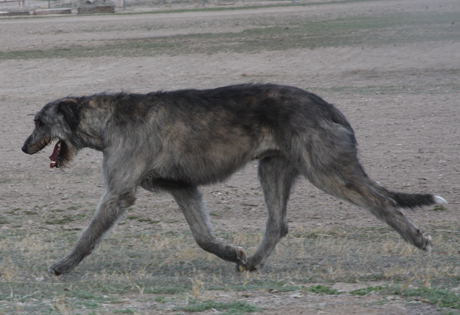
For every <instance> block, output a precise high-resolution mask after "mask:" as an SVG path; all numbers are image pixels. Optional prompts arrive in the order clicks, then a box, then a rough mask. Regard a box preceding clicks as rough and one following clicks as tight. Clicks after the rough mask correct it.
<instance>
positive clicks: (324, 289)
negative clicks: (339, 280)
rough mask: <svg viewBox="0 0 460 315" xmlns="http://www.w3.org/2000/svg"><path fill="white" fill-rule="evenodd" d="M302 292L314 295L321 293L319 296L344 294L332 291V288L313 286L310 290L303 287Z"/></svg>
mask: <svg viewBox="0 0 460 315" xmlns="http://www.w3.org/2000/svg"><path fill="white" fill-rule="evenodd" d="M302 290H304V291H307V292H312V293H319V294H341V293H342V292H339V291H337V290H336V289H332V288H331V287H328V286H325V285H321V284H320V285H312V286H311V287H309V288H305V287H302Z"/></svg>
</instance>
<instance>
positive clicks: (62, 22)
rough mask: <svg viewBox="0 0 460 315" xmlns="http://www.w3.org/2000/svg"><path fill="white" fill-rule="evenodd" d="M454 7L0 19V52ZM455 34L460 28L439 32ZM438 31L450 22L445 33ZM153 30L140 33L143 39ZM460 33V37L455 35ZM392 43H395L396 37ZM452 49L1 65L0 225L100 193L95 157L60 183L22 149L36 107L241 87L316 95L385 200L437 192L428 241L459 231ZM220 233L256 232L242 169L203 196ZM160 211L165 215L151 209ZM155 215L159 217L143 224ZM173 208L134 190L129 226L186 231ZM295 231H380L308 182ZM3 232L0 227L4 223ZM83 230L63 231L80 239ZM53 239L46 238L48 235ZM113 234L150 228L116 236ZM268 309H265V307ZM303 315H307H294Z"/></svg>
mask: <svg viewBox="0 0 460 315" xmlns="http://www.w3.org/2000/svg"><path fill="white" fill-rule="evenodd" d="M428 11H430V12H432V11H436V12H438V13H440V14H447V13H452V12H455V13H456V14H457V17H458V16H459V15H458V14H459V12H460V8H459V6H458V5H457V4H456V2H455V1H450V0H413V1H376V2H357V3H347V4H342V3H337V4H328V5H317V6H304V7H283V8H264V9H256V10H235V11H222V12H220V11H216V12H185V13H169V14H156V15H110V16H69V17H41V18H21V19H17V18H15V19H13V18H2V19H0V40H1V45H0V53H2V54H3V55H2V56H5V54H7V53H11V52H24V51H31V50H47V49H51V48H53V49H54V48H59V49H73V48H74V47H103V46H104V45H106V44H107V43H110V42H111V41H113V40H130V39H138V38H143V37H149V36H150V37H151V36H175V35H186V34H200V33H228V32H234V33H238V32H241V31H243V30H245V29H250V28H253V27H255V26H254V25H255V24H254V21H269V20H273V21H277V19H282V18H292V19H311V20H312V21H319V20H327V19H331V20H333V19H337V18H345V17H350V16H353V17H356V16H358V17H372V16H374V15H380V14H393V13H395V12H413V13H414V14H420V12H428ZM448 22H449V23H452V27H457V29H458V25H459V24H460V20H457V21H448ZM446 23H447V22H446ZM148 25H150V26H151V28H150V29H149V28H148V27H147V26H148ZM459 34H460V33H459ZM394 36H395V37H397V36H398V32H397V30H395V34H394ZM459 51H460V37H458V38H457V39H456V40H452V39H450V40H442V39H440V40H430V41H415V42H410V41H409V42H407V43H404V42H403V43H401V42H398V43H397V44H391V43H389V44H382V45H359V46H356V45H348V46H344V47H318V48H315V49H288V50H260V51H257V52H254V51H250V52H233V51H232V50H231V49H228V50H227V51H223V52H222V51H221V52H218V53H214V54H207V53H184V54H182V53H181V52H177V53H175V54H174V55H165V54H158V55H153V56H152V55H150V54H148V55H145V56H142V55H141V56H135V57H129V56H125V55H123V54H120V56H119V55H117V54H113V55H104V56H96V57H90V58H87V57H80V58H72V59H66V58H39V59H37V58H31V59H12V58H5V57H2V59H0V69H1V70H0V104H1V107H0V108H1V109H0V110H1V114H2V115H1V117H0V120H1V124H0V133H1V137H0V154H1V157H2V159H3V161H4V162H3V163H2V166H1V167H0V184H1V185H0V200H1V202H0V216H2V217H4V218H8V214H7V213H8V212H11V211H12V210H13V209H19V210H20V211H31V212H37V211H38V212H39V215H40V216H44V215H45V214H46V213H47V212H49V211H51V210H52V209H68V208H69V207H71V206H77V207H78V208H79V209H78V210H77V212H78V213H79V212H85V211H93V209H94V208H95V206H96V205H97V203H98V200H99V198H100V195H101V193H102V177H101V174H100V165H101V158H102V156H101V154H100V153H98V152H94V151H90V150H84V151H82V152H80V154H79V155H78V157H77V158H76V160H75V161H74V163H73V164H72V166H71V167H70V168H68V169H66V170H63V171H59V170H50V169H49V166H48V158H47V156H48V155H49V154H50V153H51V148H49V149H48V150H45V151H46V152H44V153H42V154H37V155H34V156H27V155H25V154H23V153H22V152H21V150H20V148H21V146H22V143H23V141H24V140H25V139H26V137H27V136H28V135H29V133H30V132H31V130H32V128H33V123H32V118H33V115H34V113H35V112H36V111H37V110H39V109H40V108H41V107H42V106H43V105H44V104H45V103H47V102H48V101H51V100H53V99H56V98H60V97H64V96H66V95H70V94H71V95H85V94H92V93H97V92H102V91H106V92H116V91H121V90H123V91H127V92H149V91H154V90H159V89H164V90H173V89H179V88H212V87H217V86H221V85H227V84H235V83H245V82H273V83H279V84H287V85H295V86H298V87H302V88H305V89H308V90H312V91H314V92H316V93H318V94H320V95H321V96H322V97H323V98H325V99H326V100H327V101H329V102H331V103H334V104H335V105H336V106H337V107H338V108H339V109H340V110H341V111H342V112H343V113H344V114H345V115H346V117H347V118H348V119H349V121H350V122H351V124H352V126H353V127H354V129H355V132H356V135H357V139H358V143H359V144H360V158H361V161H362V164H363V165H364V166H365V168H366V170H367V172H368V173H369V174H370V176H371V177H372V178H374V179H375V180H377V181H379V182H380V183H381V184H382V185H385V186H387V187H389V188H391V189H394V190H402V191H406V192H427V193H436V194H439V195H441V196H443V197H444V198H445V199H447V200H448V201H449V205H448V206H447V207H446V210H445V211H432V210H433V209H432V208H429V207H428V208H424V209H420V210H418V211H416V212H406V213H407V215H408V216H409V217H410V218H411V219H412V220H413V221H414V222H415V223H416V224H417V225H418V226H420V227H421V228H422V229H423V230H426V231H429V230H430V226H433V225H436V226H439V225H443V224H445V225H449V224H450V223H451V222H454V221H457V219H458V214H457V211H458V206H459V202H460V198H459V193H460V155H459V152H460V141H459V131H458V130H459V127H460V106H459V104H458V100H459V91H460V89H459V84H460V82H459V78H460V76H459V74H460V58H459V53H458V52H459ZM203 190H204V192H205V194H206V197H207V205H208V208H209V211H210V212H211V213H212V220H213V224H214V227H215V229H216V230H219V231H222V230H228V231H241V230H243V231H260V230H262V229H263V227H264V225H265V208H264V205H263V200H262V197H261V193H260V188H259V184H258V181H257V176H256V165H255V164H251V165H248V167H246V168H245V169H244V170H242V171H241V172H238V173H237V174H236V175H235V176H234V177H232V178H231V179H230V180H229V181H227V182H226V183H224V184H220V185H216V186H212V187H205V188H203ZM158 205H162V206H161V207H159V206H158ZM152 208H155V210H154V211H152ZM173 209H176V206H175V205H174V203H173V202H172V199H171V198H170V197H169V196H167V195H155V196H153V195H151V194H148V193H146V192H143V191H141V192H140V193H139V199H138V202H137V204H136V206H135V207H134V209H133V210H132V213H137V214H140V215H145V216H148V217H149V218H151V219H152V220H158V221H161V222H160V223H159V224H158V225H157V226H156V227H155V228H156V229H161V230H165V231H167V230H176V231H177V230H180V229H186V228H187V227H186V224H185V221H184V219H183V218H182V217H181V216H180V214H179V213H178V212H177V211H172V210H173ZM288 212H289V222H290V226H291V228H296V227H302V228H307V229H310V228H315V227H318V226H322V227H332V226H350V227H363V226H365V227H368V226H381V225H382V223H380V222H378V221H377V220H376V219H375V218H374V217H372V216H371V215H370V214H368V213H367V212H366V211H365V210H363V209H359V208H356V207H354V206H350V205H348V204H345V203H344V202H341V201H338V200H336V199H334V198H332V197H329V196H327V195H325V194H324V193H322V192H320V191H318V190H317V189H316V188H314V187H313V186H312V185H310V184H309V183H308V182H306V181H304V180H301V181H299V183H298V184H297V186H296V188H295V190H294V192H293V194H292V197H291V202H290V205H289V210H288ZM7 221H8V220H7ZM86 224H87V221H84V222H74V223H69V225H68V227H70V228H83V227H84V226H85V225H86ZM37 226H40V227H42V226H44V225H43V222H42V221H40V219H37V218H34V219H33V220H32V219H31V220H28V221H26V222H12V221H11V220H10V221H9V222H8V223H5V224H0V229H13V228H16V229H30V228H32V227H37ZM58 228H61V227H60V226H56V227H54V226H46V229H49V230H51V231H52V230H53V229H58ZM118 228H120V229H133V230H142V229H145V230H147V229H151V228H152V227H151V226H150V225H147V224H145V225H143V224H141V223H139V224H138V225H134V224H131V223H130V224H125V225H122V226H120V227H118ZM361 299H364V298H356V297H351V296H348V297H344V296H337V297H329V296H321V297H318V296H313V295H309V294H305V295H302V296H295V297H289V296H286V297H283V296H281V295H278V296H277V297H276V298H274V297H273V296H272V295H270V294H268V293H267V294H261V295H260V296H258V297H253V298H252V299H251V300H258V301H260V303H261V305H262V304H263V305H265V306H268V307H272V308H273V309H275V311H273V312H267V313H266V314H279V313H281V312H283V313H285V314H314V313H316V312H317V310H316V308H315V305H321V312H322V313H331V314H333V313H335V314H337V312H338V310H340V311H341V312H342V313H343V314H344V313H348V314H357V313H362V312H363V310H362V307H364V306H362V305H363V304H365V303H371V302H372V296H371V297H367V301H366V302H363V301H362V300H361ZM264 303H265V304H264ZM300 310H302V311H300ZM365 312H366V314H420V313H424V314H428V313H436V312H437V311H436V307H434V306H430V305H425V304H421V305H406V304H405V303H403V302H398V300H394V301H392V302H391V303H387V304H385V305H377V304H376V305H371V306H366V308H365Z"/></svg>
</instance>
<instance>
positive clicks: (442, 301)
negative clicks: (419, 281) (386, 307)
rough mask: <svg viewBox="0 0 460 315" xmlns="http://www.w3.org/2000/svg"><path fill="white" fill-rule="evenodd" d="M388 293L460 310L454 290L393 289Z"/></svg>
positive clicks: (458, 299)
mask: <svg viewBox="0 0 460 315" xmlns="http://www.w3.org/2000/svg"><path fill="white" fill-rule="evenodd" d="M388 293H390V294H395V295H401V296H405V297H421V298H422V299H424V300H427V301H428V302H429V303H430V304H436V305H438V306H439V307H448V308H453V309H460V298H459V296H458V295H457V294H455V293H454V292H453V291H452V290H448V289H443V288H418V289H414V288H407V289H405V290H404V289H402V288H401V287H391V288H389V289H388Z"/></svg>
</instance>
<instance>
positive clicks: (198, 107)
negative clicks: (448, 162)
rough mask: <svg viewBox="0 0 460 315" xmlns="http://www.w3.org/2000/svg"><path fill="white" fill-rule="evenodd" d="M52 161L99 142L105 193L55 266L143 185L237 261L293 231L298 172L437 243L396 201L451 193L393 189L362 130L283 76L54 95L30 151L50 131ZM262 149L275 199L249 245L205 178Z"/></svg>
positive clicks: (96, 234) (254, 264)
mask: <svg viewBox="0 0 460 315" xmlns="http://www.w3.org/2000/svg"><path fill="white" fill-rule="evenodd" d="M55 139H56V140H58V143H59V144H58V145H57V146H56V148H55V151H54V152H53V155H52V156H51V157H50V158H51V159H52V164H51V167H60V166H63V165H65V164H66V163H67V162H68V161H70V160H71V159H72V157H73V156H74V155H75V154H76V153H77V152H78V151H79V150H81V149H82V148H85V147H89V148H93V149H95V150H99V151H102V152H103V156H104V158H103V163H102V170H103V174H104V187H105V192H104V195H103V196H102V199H101V201H100V203H99V206H98V208H97V211H96V213H95V214H94V217H93V218H92V220H91V222H90V224H89V226H88V227H87V228H86V229H85V230H84V232H83V233H82V235H81V236H80V238H79V240H78V242H77V244H76V246H75V248H74V249H73V250H72V251H71V252H70V254H69V255H67V256H66V257H64V258H63V259H61V260H59V261H57V262H56V263H54V264H53V265H51V266H50V268H49V269H50V272H52V273H53V274H55V275H60V274H62V273H67V272H70V271H71V270H72V269H74V268H75V267H76V266H77V265H78V264H79V263H80V262H81V261H82V260H83V258H85V257H86V256H87V255H89V254H90V253H91V252H92V251H93V250H94V248H95V247H96V245H97V244H98V243H99V242H100V241H101V239H102V237H103V235H104V233H106V232H107V231H109V230H110V228H112V227H113V226H114V225H115V224H116V222H117V221H118V220H119V218H120V216H121V215H122V214H123V212H124V211H125V209H126V208H127V207H129V206H131V205H133V204H134V202H135V199H136V197H135V196H136V190H137V188H138V187H139V186H140V187H143V188H145V189H147V190H150V191H156V190H165V191H167V192H169V193H170V194H171V195H172V196H173V197H174V199H175V200H176V202H177V204H178V205H179V208H180V209H181V211H182V213H183V214H184V216H185V218H186V220H187V222H188V224H189V225H190V228H191V230H192V233H193V237H194V238H195V240H196V242H197V243H198V245H199V246H201V247H202V248H203V249H204V250H206V251H208V252H210V253H213V254H215V255H217V256H219V257H220V258H222V259H225V260H228V261H231V262H235V263H236V264H237V266H238V267H239V269H240V270H244V269H246V270H255V269H257V268H259V267H262V266H263V264H264V263H265V261H266V259H267V258H268V256H269V255H270V253H271V252H272V251H273V249H274V248H275V246H276V244H277V243H278V242H279V241H280V239H281V238H282V237H283V236H285V235H286V234H287V233H288V225H287V221H286V204H287V201H288V199H289V192H290V190H291V187H292V185H293V183H294V181H295V179H296V178H297V177H298V176H299V175H303V176H305V177H306V178H308V179H309V180H310V181H311V182H312V183H313V184H314V185H315V186H316V187H318V188H320V189H322V190H323V191H325V192H327V193H329V194H331V195H334V196H336V197H339V198H342V199H345V200H347V201H349V202H351V203H353V204H355V205H358V206H361V207H364V208H367V209H368V210H369V211H370V212H371V213H372V214H374V215H375V216H376V217H377V218H379V219H380V220H383V221H384V222H386V223H387V224H389V225H390V226H391V227H392V228H393V229H395V230H396V231H397V232H398V233H399V234H401V236H402V237H403V238H404V239H405V240H406V241H407V242H409V243H411V244H413V245H415V246H417V247H418V248H420V249H423V250H426V251H430V249H431V238H430V237H429V236H428V237H425V236H423V234H422V233H421V232H420V230H419V229H418V228H417V227H416V226H415V225H414V224H412V223H411V222H410V221H409V220H408V219H407V218H406V217H405V216H404V215H403V214H402V213H401V212H400V211H399V210H398V208H404V207H406V208H414V207H418V206H423V205H430V204H435V203H442V202H445V200H444V199H442V198H441V197H439V196H435V195H431V194H405V193H398V192H392V191H389V190H387V189H385V188H383V187H381V186H379V185H378V184H376V183H375V182H374V181H372V180H371V179H370V178H369V177H368V176H367V175H366V173H365V172H364V170H363V168H362V166H361V165H360V163H359V161H358V158H357V149H356V139H355V136H354V133H353V129H352V128H351V126H350V125H349V123H348V122H347V120H346V119H345V117H344V116H343V115H342V114H341V113H340V112H339V111H338V110H337V109H336V108H335V107H334V106H332V105H331V104H329V103H327V102H325V101H324V100H323V99H321V98H320V97H318V96H316V95H314V94H311V93H308V92H306V91H304V90H301V89H298V88H295V87H289V86H278V85H268V84H267V85H262V84H261V85H236V86H227V87H222V88H217V89H213V90H181V91H174V92H156V93H149V94H145V95H143V94H124V93H120V94H97V95H92V96H83V97H67V98H63V99H59V100H56V101H54V102H51V103H49V104H47V105H46V106H45V107H44V108H43V109H42V110H41V111H39V112H38V113H37V114H36V116H35V130H34V131H33V133H32V134H31V135H30V137H29V138H28V139H27V140H26V142H25V143H24V146H23V148H22V150H23V151H24V152H25V153H28V154H34V153H36V152H38V151H40V150H41V149H43V148H44V147H45V146H46V145H48V144H49V143H51V142H52V141H53V140H55ZM254 159H257V160H259V180H260V183H261V185H262V190H263V193H264V197H265V203H266V206H267V209H268V220H267V225H266V231H265V235H264V238H263V239H262V242H261V244H260V245H259V247H258V248H257V250H256V251H255V253H254V254H253V255H252V256H249V257H247V256H246V253H245V251H244V250H243V249H242V248H240V247H236V246H233V245H229V244H225V243H224V242H223V241H222V240H219V239H217V238H216V237H215V236H214V234H213V232H212V230H211V226H210V223H209V216H208V213H207V211H206V209H205V207H204V205H203V201H202V195H201V193H200V191H199V189H198V186H200V185H209V184H213V183H216V182H221V181H223V180H225V179H227V178H228V177H229V176H231V175H232V174H233V173H235V172H236V171H237V170H238V169H240V168H242V167H243V166H244V165H245V164H247V163H248V162H249V161H251V160H254Z"/></svg>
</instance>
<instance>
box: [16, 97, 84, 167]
mask: <svg viewBox="0 0 460 315" xmlns="http://www.w3.org/2000/svg"><path fill="white" fill-rule="evenodd" d="M34 122H35V129H34V131H33V132H32V134H31V135H30V136H29V137H28V138H27V140H26V141H25V142H24V145H23V146H22V151H23V152H24V153H27V154H35V153H37V152H39V151H41V150H43V149H44V148H45V147H46V146H47V145H49V144H50V143H52V142H53V141H54V140H57V143H56V145H55V147H54V150H53V153H52V154H51V156H50V157H49V158H50V160H51V164H50V167H51V168H53V167H57V168H59V167H62V166H65V165H66V163H67V162H68V161H70V160H71V159H72V156H73V155H74V154H75V153H76V152H77V151H78V148H77V147H76V145H75V141H73V139H74V137H75V132H76V130H77V128H78V126H79V124H80V117H79V112H78V101H77V99H75V98H64V99H59V100H56V101H54V102H51V103H48V104H47V105H45V107H43V108H42V110H40V111H39V112H38V113H37V114H36V115H35V118H34Z"/></svg>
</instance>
